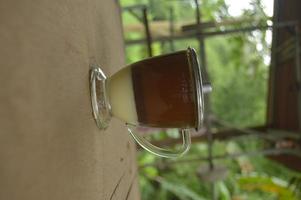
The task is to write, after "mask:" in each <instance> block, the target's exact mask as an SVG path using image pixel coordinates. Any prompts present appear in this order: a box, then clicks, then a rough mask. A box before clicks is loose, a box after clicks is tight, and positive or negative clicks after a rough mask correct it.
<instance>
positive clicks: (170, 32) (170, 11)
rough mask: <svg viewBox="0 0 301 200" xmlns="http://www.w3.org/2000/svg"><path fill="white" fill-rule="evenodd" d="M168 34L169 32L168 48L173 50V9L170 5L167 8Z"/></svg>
mask: <svg viewBox="0 0 301 200" xmlns="http://www.w3.org/2000/svg"><path fill="white" fill-rule="evenodd" d="M169 34H170V40H169V45H170V50H171V51H172V52H173V51H175V45H174V41H173V36H174V34H175V25H174V10H173V8H172V7H170V9H169Z"/></svg>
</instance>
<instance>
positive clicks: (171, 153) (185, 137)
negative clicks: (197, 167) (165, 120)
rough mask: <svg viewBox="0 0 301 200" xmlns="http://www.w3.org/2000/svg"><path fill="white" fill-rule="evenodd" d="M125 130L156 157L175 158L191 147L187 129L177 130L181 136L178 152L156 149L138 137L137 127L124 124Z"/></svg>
mask: <svg viewBox="0 0 301 200" xmlns="http://www.w3.org/2000/svg"><path fill="white" fill-rule="evenodd" d="M126 126H127V129H128V131H129V133H130V134H131V135H132V137H133V138H134V139H135V140H136V142H137V143H138V144H139V145H140V146H141V147H142V148H144V149H145V150H147V151H148V152H150V153H153V154H155V155H157V156H161V157H165V158H177V157H180V156H182V155H183V154H185V153H186V152H187V151H188V150H189V148H190V145H191V138H190V130H189V129H179V130H180V131H181V134H182V141H183V143H182V147H181V148H180V149H178V150H174V151H172V150H169V149H163V148H160V147H157V146H155V145H153V144H151V143H150V142H149V141H147V140H146V139H145V138H143V137H142V136H140V135H139V134H138V133H137V132H139V131H138V130H137V128H138V127H139V126H138V127H137V126H135V125H130V124H126Z"/></svg>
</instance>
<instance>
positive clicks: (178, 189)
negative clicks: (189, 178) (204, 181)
mask: <svg viewBox="0 0 301 200" xmlns="http://www.w3.org/2000/svg"><path fill="white" fill-rule="evenodd" d="M159 182H160V184H161V186H162V188H164V189H165V190H168V191H170V192H172V193H173V194H175V195H176V196H177V197H179V198H180V199H181V200H188V199H191V200H205V199H204V198H203V197H201V196H199V195H198V194H197V193H195V192H194V191H192V190H190V189H189V188H188V187H186V186H185V185H179V184H175V183H171V182H168V181H166V180H164V179H159Z"/></svg>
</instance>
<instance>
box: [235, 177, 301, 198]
mask: <svg viewBox="0 0 301 200" xmlns="http://www.w3.org/2000/svg"><path fill="white" fill-rule="evenodd" d="M238 183H239V185H240V187H241V188H243V189H245V190H248V191H254V190H261V191H263V192H267V193H274V194H276V195H277V196H278V198H279V200H298V199H297V198H296V197H295V195H294V193H293V192H292V191H291V190H290V189H289V188H288V187H287V183H286V182H285V181H283V180H280V179H276V178H271V177H267V176H243V177H240V178H238Z"/></svg>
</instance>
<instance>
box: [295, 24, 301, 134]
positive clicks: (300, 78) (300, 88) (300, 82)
mask: <svg viewBox="0 0 301 200" xmlns="http://www.w3.org/2000/svg"><path fill="white" fill-rule="evenodd" d="M299 34H300V30H299V26H298V24H296V26H295V40H296V41H295V45H296V47H295V48H296V55H295V56H296V58H295V59H296V60H295V62H296V63H295V68H296V69H295V70H296V82H297V93H298V94H297V95H298V96H297V99H298V105H297V106H298V123H299V124H298V128H299V131H300V132H301V63H300V35H299Z"/></svg>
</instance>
